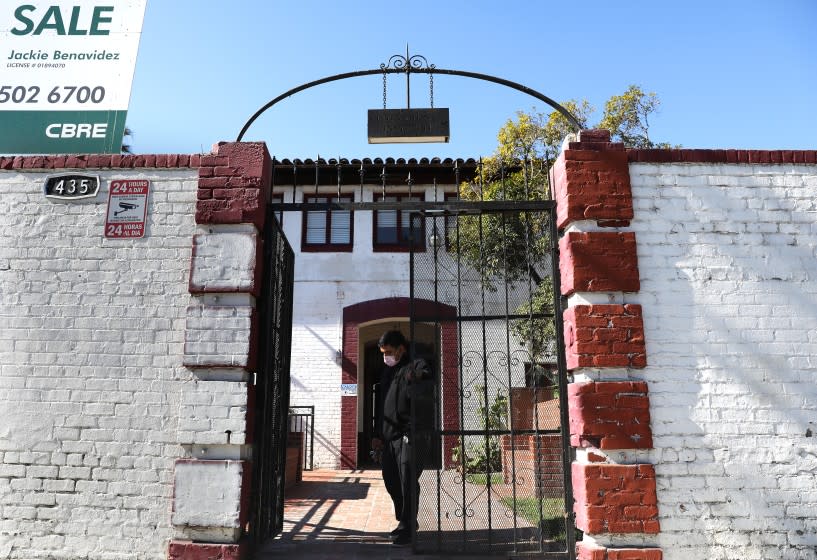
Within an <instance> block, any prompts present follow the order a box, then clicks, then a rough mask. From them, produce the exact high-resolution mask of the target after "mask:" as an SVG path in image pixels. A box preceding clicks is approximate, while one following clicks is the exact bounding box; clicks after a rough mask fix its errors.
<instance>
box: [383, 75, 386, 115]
mask: <svg viewBox="0 0 817 560" xmlns="http://www.w3.org/2000/svg"><path fill="white" fill-rule="evenodd" d="M383 108H384V109H385V108H386V69H385V68H384V69H383Z"/></svg>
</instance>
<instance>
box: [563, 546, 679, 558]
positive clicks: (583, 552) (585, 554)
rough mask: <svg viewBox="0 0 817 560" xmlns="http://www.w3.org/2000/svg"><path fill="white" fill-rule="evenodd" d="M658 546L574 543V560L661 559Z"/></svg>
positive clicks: (661, 555)
mask: <svg viewBox="0 0 817 560" xmlns="http://www.w3.org/2000/svg"><path fill="white" fill-rule="evenodd" d="M663 558H664V553H663V552H661V549H660V548H629V547H628V548H605V547H602V546H592V545H588V544H584V543H577V544H576V560H663Z"/></svg>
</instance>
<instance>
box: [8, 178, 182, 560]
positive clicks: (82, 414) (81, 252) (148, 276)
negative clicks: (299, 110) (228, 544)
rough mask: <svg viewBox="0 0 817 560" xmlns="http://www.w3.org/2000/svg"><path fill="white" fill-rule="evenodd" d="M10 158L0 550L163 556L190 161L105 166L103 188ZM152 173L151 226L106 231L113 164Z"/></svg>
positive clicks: (12, 554)
mask: <svg viewBox="0 0 817 560" xmlns="http://www.w3.org/2000/svg"><path fill="white" fill-rule="evenodd" d="M47 174H48V172H46V171H43V172H39V171H31V172H25V173H21V172H18V171H0V302H2V303H0V403H2V406H0V558H24V559H30V558H65V559H77V558H122V559H125V558H134V559H136V558H139V559H147V558H156V559H159V558H162V559H163V558H165V556H166V546H167V540H168V538H169V537H170V536H171V534H172V528H171V526H170V507H171V498H172V493H173V463H174V460H175V459H176V458H177V457H180V456H182V453H183V451H182V448H181V446H180V445H179V444H178V443H177V437H178V435H177V428H178V426H177V417H178V414H179V410H180V407H182V402H181V400H180V397H181V395H182V394H186V391H187V388H188V386H189V385H191V384H193V383H194V382H193V376H192V375H191V374H190V372H189V371H188V370H186V369H185V368H183V367H182V365H181V362H182V360H181V357H182V355H183V345H184V329H185V320H186V316H187V305H188V304H189V301H190V296H189V294H188V292H187V290H188V275H189V269H190V253H191V239H192V235H193V233H194V218H193V215H194V211H193V209H194V204H195V200H196V186H197V176H196V171H195V170H189V169H177V170H153V169H135V170H131V171H108V170H103V171H100V172H99V174H100V175H101V176H102V179H103V186H102V188H101V189H100V194H99V196H98V198H97V199H96V200H94V201H91V202H86V203H81V204H67V203H55V202H50V201H48V200H46V199H45V198H44V197H43V196H42V179H43V177H44V176H45V175H47ZM125 178H127V179H149V180H150V181H151V194H150V199H149V208H148V225H147V236H146V237H145V238H144V239H139V240H110V239H105V238H104V237H103V226H104V222H105V210H106V205H107V194H108V192H107V188H108V182H109V181H110V180H111V179H125Z"/></svg>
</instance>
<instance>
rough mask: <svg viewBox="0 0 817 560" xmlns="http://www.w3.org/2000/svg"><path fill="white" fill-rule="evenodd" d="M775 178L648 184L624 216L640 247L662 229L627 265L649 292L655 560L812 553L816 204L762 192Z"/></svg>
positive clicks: (815, 535)
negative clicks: (632, 223) (659, 558)
mask: <svg viewBox="0 0 817 560" xmlns="http://www.w3.org/2000/svg"><path fill="white" fill-rule="evenodd" d="M670 177H673V178H674V177H675V176H670ZM775 177H777V176H765V177H764V176H762V175H761V176H759V177H757V176H752V177H751V178H748V177H747V178H746V179H747V180H749V181H756V182H758V183H760V184H759V185H758V186H753V187H751V188H745V187H744V188H740V187H736V186H734V184H733V183H731V184H730V185H727V184H723V185H719V184H713V185H705V186H704V185H702V186H697V187H696V186H676V185H658V186H659V187H660V191H661V196H660V197H658V198H655V199H652V200H651V201H650V202H649V203H648V204H650V205H651V206H652V208H649V209H648V208H643V207H642V208H641V209H640V210H637V211H636V217H637V218H641V215H639V211H640V212H644V211H645V210H647V213H646V215H645V217H644V218H643V221H645V222H647V223H648V224H649V225H648V226H647V231H649V232H650V236H651V237H655V235H654V234H657V233H659V232H662V231H664V236H663V240H662V242H660V243H661V247H660V250H656V249H658V248H657V247H656V246H655V245H652V243H650V242H649V241H648V242H647V243H645V245H648V246H649V248H648V249H646V250H647V252H648V253H649V254H648V255H647V256H645V258H643V259H640V264H641V265H645V264H647V263H649V266H648V268H644V269H642V272H644V273H645V274H643V276H642V278H643V281H642V293H652V294H659V298H658V299H659V301H656V302H652V303H650V304H649V305H645V326H646V327H647V329H646V332H647V344H648V348H647V355H648V357H649V362H650V368H649V369H648V375H649V376H651V377H652V376H654V379H653V378H651V379H649V381H650V392H651V398H652V406H653V410H654V414H653V415H652V417H653V433H654V436H655V438H656V452H657V453H659V454H660V455H659V456H658V457H656V459H657V461H656V463H657V474H658V480H657V482H658V492H659V507H660V508H661V509H662V511H661V512H660V513H661V525H662V531H664V532H662V534H661V536H660V537H659V538H660V540H661V541H662V545H663V546H664V548H665V552H666V553H667V560H670V559H671V558H684V557H685V556H684V554H685V553H684V552H683V547H684V546H690V545H691V546H693V547H701V546H706V547H708V549H709V554H712V555H715V556H717V557H721V556H718V554H727V556H729V557H739V556H742V555H744V554H756V553H757V552H758V550H762V548H763V547H769V548H770V549H772V548H773V549H775V550H780V549H781V548H788V549H792V550H797V551H811V552H812V553H813V552H814V549H815V546H817V526H815V523H814V515H813V514H814V510H813V508H814V507H815V505H814V500H813V499H812V500H811V501H810V502H809V501H808V499H807V498H801V497H800V496H801V494H802V493H803V492H806V491H810V490H811V491H813V489H814V488H815V485H817V478H816V477H815V472H817V438H815V437H814V435H815V431H817V430H815V422H817V389H815V387H817V371H815V365H814V364H815V362H814V358H813V356H815V355H817V336H815V333H817V267H815V265H814V263H815V256H816V255H815V240H814V237H813V232H814V231H815V229H814V228H815V223H817V213H815V210H817V207H816V206H815V202H814V201H813V199H811V198H809V199H808V200H806V199H805V198H803V199H799V200H798V199H792V198H785V196H786V194H787V193H788V194H789V195H791V193H792V190H793V189H791V188H788V189H786V188H780V189H775V188H774V187H773V186H763V185H762V183H763V182H764V180H765V181H766V182H767V183H769V184H771V181H773V180H774V179H775ZM679 178H680V177H679ZM657 179H659V180H660V178H657ZM717 179H718V178H716V180H717ZM722 179H723V181H724V183H726V182H727V181H734V177H723V178H722ZM806 190H807V189H803V195H804V196H805V195H806V194H807V193H806V192H805V191H806ZM812 194H813V193H812ZM681 203H682V204H681ZM681 205H682V206H683V214H680V213H679V209H680V207H681ZM808 208H810V210H808ZM650 210H652V212H655V213H656V214H653V213H652V212H650ZM679 215H682V216H683V217H684V218H685V221H681V222H670V221H669V220H667V219H663V218H661V216H679ZM639 221H642V220H639ZM660 224H663V225H664V226H665V228H664V229H662V227H661V225H660ZM690 303H692V305H689V304H690ZM656 311H657V316H656V314H655V312H656ZM648 314H649V315H651V316H652V322H653V324H652V325H649V324H648V323H649V321H650V319H649V318H648V317H647V315H648ZM690 373H694V375H690ZM809 510H810V511H809ZM693 529H694V532H690V530H693ZM701 529H704V530H701ZM784 543H785V544H784ZM696 552H697V551H696ZM676 554H677V556H676ZM777 554H779V552H778V553H777ZM747 557H748V556H747ZM798 557H799V556H798Z"/></svg>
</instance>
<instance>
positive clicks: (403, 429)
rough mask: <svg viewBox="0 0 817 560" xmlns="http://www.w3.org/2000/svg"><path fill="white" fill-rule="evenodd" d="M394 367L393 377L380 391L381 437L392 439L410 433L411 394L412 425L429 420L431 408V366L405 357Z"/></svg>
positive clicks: (417, 425)
mask: <svg viewBox="0 0 817 560" xmlns="http://www.w3.org/2000/svg"><path fill="white" fill-rule="evenodd" d="M394 369H395V370H396V371H394V377H393V379H391V383H389V387H388V389H387V390H385V391H384V388H383V386H382V385H381V388H380V390H381V391H382V392H383V394H384V397H383V423H382V431H383V439H385V440H386V441H393V440H395V439H398V438H400V437H403V436H404V435H408V434H409V433H410V432H411V427H412V426H411V424H412V421H411V420H412V415H411V413H412V410H411V408H412V404H411V401H412V397H414V401H415V402H414V413H415V417H416V420H415V428H423V427H425V424H426V423H428V422H433V417H434V410H433V405H431V403H430V400H429V398H433V394H434V391H433V381H432V373H431V367H430V366H429V365H428V362H426V361H425V360H422V359H417V360H408V359H407V358H406V357H405V356H404V357H403V359H402V360H400V363H398V364H397V365H396V366H395V367H394Z"/></svg>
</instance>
